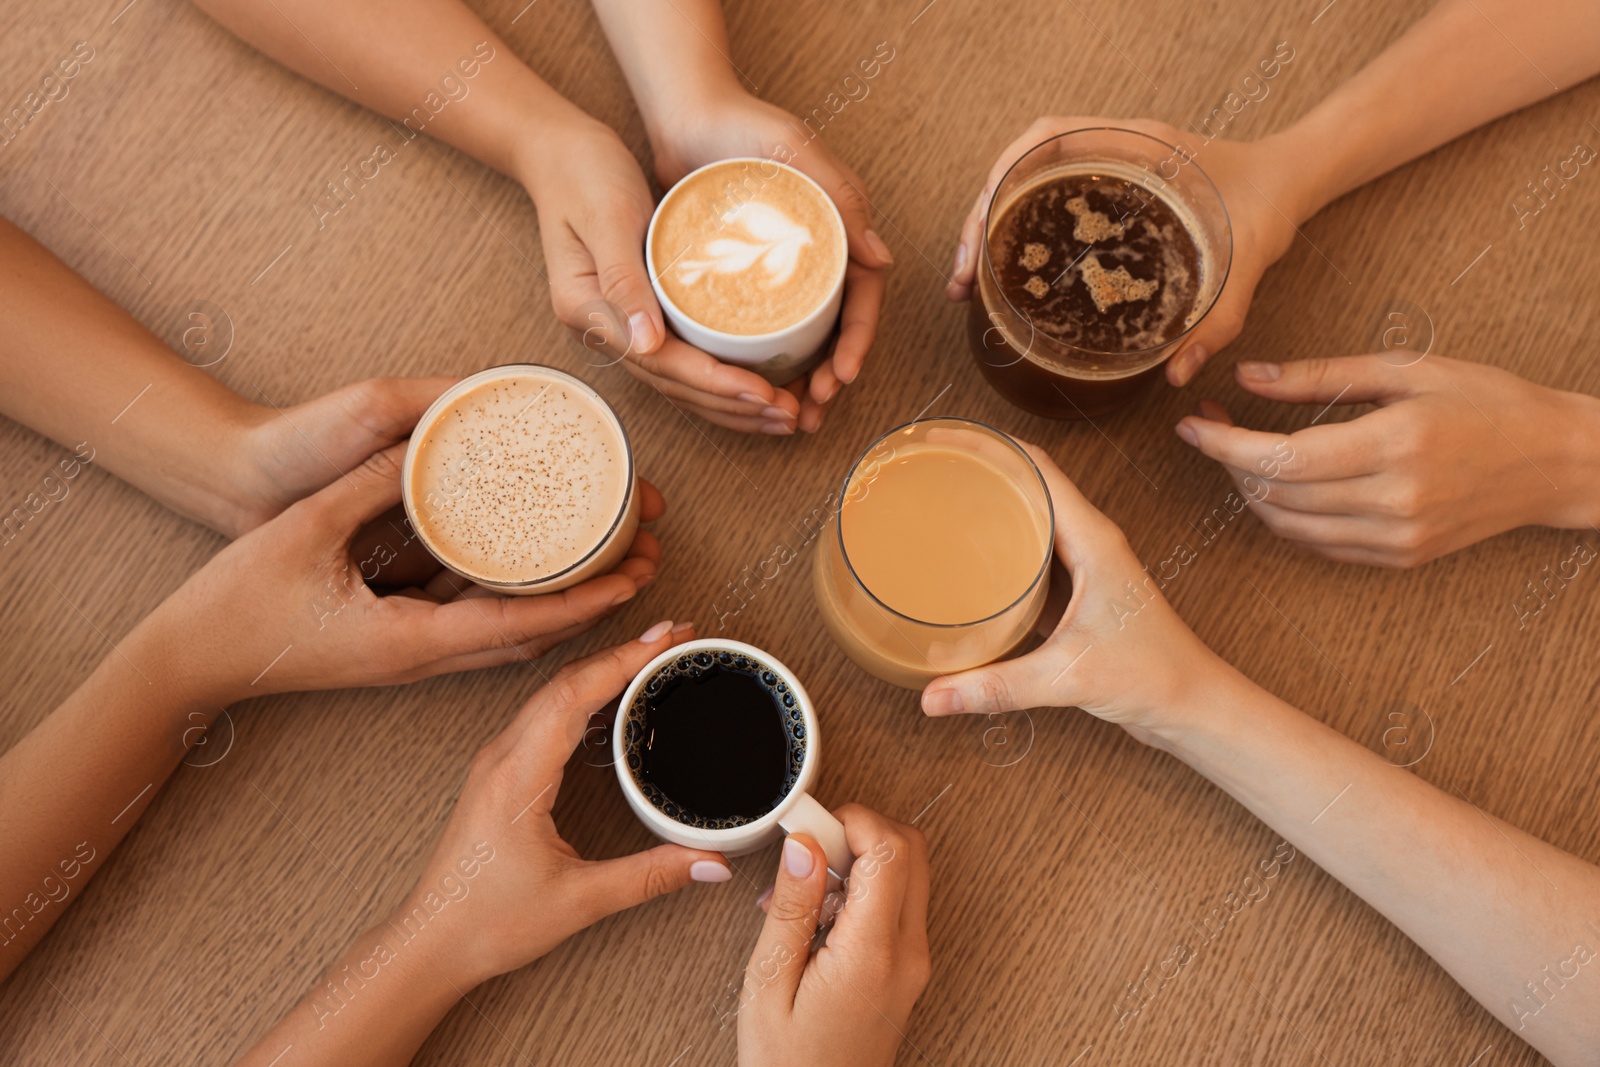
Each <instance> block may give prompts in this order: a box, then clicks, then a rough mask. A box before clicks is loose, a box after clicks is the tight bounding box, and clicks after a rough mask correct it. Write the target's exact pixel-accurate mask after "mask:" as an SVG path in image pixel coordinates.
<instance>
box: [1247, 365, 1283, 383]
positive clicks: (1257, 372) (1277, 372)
mask: <svg viewBox="0 0 1600 1067" xmlns="http://www.w3.org/2000/svg"><path fill="white" fill-rule="evenodd" d="M1236 369H1237V370H1238V372H1239V377H1241V378H1244V379H1246V380H1247V381H1252V382H1275V381H1277V380H1278V379H1279V378H1280V377H1281V376H1282V375H1283V368H1282V367H1281V366H1279V365H1278V364H1276V363H1257V362H1256V361H1255V360H1245V361H1244V362H1243V363H1240V364H1238V366H1237V367H1236Z"/></svg>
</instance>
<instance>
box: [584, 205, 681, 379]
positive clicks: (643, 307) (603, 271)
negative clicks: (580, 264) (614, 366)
mask: <svg viewBox="0 0 1600 1067" xmlns="http://www.w3.org/2000/svg"><path fill="white" fill-rule="evenodd" d="M627 232H628V228H627V227H608V228H607V229H606V231H605V233H604V235H603V236H602V235H597V236H596V237H595V238H594V239H593V240H592V241H591V243H590V245H589V253H590V255H592V256H593V257H594V269H595V277H596V279H597V280H598V281H599V283H600V295H601V296H602V297H603V298H604V299H605V300H606V301H607V302H608V303H610V304H611V305H612V306H613V307H615V308H616V309H617V310H618V311H620V312H621V313H622V317H623V318H624V319H625V320H626V321H627V323H628V336H627V340H626V341H625V342H624V343H623V344H622V345H620V346H618V347H619V350H621V351H625V352H626V353H627V354H628V355H630V356H643V355H648V354H649V353H651V352H654V351H655V350H656V349H658V348H660V347H661V342H662V341H664V340H665V339H666V329H665V327H664V326H662V319H661V306H660V305H659V304H658V303H656V294H655V291H654V290H652V289H651V288H650V272H649V271H648V270H647V269H646V267H645V263H644V240H643V238H642V235H641V236H640V237H639V239H636V240H628V239H626V238H627Z"/></svg>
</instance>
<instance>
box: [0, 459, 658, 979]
mask: <svg viewBox="0 0 1600 1067" xmlns="http://www.w3.org/2000/svg"><path fill="white" fill-rule="evenodd" d="M403 451H404V449H403V446H394V447H391V448H389V449H388V450H386V451H384V452H380V453H377V454H376V455H375V456H373V457H372V458H370V459H368V460H367V461H366V462H365V463H363V464H362V465H360V466H359V467H356V468H355V469H353V470H352V471H350V473H349V474H347V475H345V476H344V477H342V478H340V479H339V480H338V481H336V482H334V483H333V484H332V485H330V486H328V487H327V488H325V489H323V490H321V491H319V492H317V493H314V494H312V495H311V496H309V497H307V498H305V499H304V500H301V501H299V502H298V503H296V504H294V505H292V506H291V507H290V508H289V509H288V510H286V511H285V512H284V513H283V514H281V515H279V516H277V517H276V518H274V519H272V520H270V521H268V522H266V523H264V524H262V525H261V526H260V527H258V528H257V529H255V530H253V531H251V532H250V533H248V534H246V535H244V536H243V537H241V538H240V539H239V540H237V541H235V542H233V543H232V544H230V545H228V546H227V547H226V548H224V549H223V550H222V551H221V552H219V553H218V554H217V555H216V556H215V557H213V558H212V559H211V560H210V562H208V563H207V564H206V565H205V566H204V567H202V568H201V569H200V570H199V571H198V572H196V574H195V575H194V576H193V577H191V578H190V579H189V580H188V581H187V582H185V583H184V584H183V585H182V586H181V587H180V588H179V589H178V590H177V591H176V592H174V593H173V594H172V595H171V596H169V597H168V598H167V599H166V600H165V601H164V602H163V603H162V604H161V606H160V607H158V608H157V609H156V610H155V611H153V612H152V613H151V614H150V615H149V616H147V617H146V618H145V619H144V621H143V622H141V623H140V624H139V625H138V626H137V627H135V628H134V630H133V632H132V633H130V634H129V635H128V636H127V637H125V638H123V639H122V640H121V641H120V642H119V643H118V644H117V645H116V647H115V648H114V650H113V651H112V652H111V653H110V654H108V655H107V656H106V657H105V659H104V661H103V662H102V663H101V664H100V666H99V667H98V668H97V669H96V670H95V671H94V673H93V674H92V675H91V676H90V677H89V679H88V680H87V681H85V682H84V684H83V685H82V686H80V687H79V688H78V690H77V691H76V692H74V693H73V694H72V695H71V696H70V697H68V698H67V699H66V701H64V702H63V703H62V704H61V706H60V707H58V708H57V709H56V710H55V711H54V712H52V713H51V714H50V715H48V716H46V717H45V718H44V719H43V721H41V722H40V724H39V725H38V726H36V727H35V728H34V729H33V730H32V731H31V732H29V733H28V734H27V735H26V736H25V737H23V738H22V740H21V741H19V742H18V743H17V744H16V745H15V746H13V747H12V748H11V749H10V751H8V752H6V753H5V754H4V755H3V756H0V979H3V978H4V977H5V976H6V975H7V974H9V973H10V972H11V971H13V970H14V969H15V968H16V966H17V964H18V963H20V962H21V960H22V959H23V957H24V956H26V955H27V953H28V951H29V949H31V948H32V947H33V945H35V944H37V943H38V941H39V940H40V938H42V937H43V936H44V935H45V933H46V932H47V931H48V930H49V929H50V927H51V926H52V925H53V924H54V923H55V922H56V920H57V919H59V918H60V917H61V915H62V914H63V913H64V912H65V910H66V908H67V907H68V906H70V905H71V903H72V902H73V901H75V900H76V899H77V896H78V894H79V892H80V891H81V890H82V888H83V886H84V884H85V883H86V882H87V881H88V879H89V877H90V876H91V875H92V874H93V873H94V871H95V870H97V869H98V868H99V866H100V865H101V863H102V862H103V861H104V859H105V857H106V856H108V855H109V854H110V853H111V851H112V850H113V849H114V848H115V847H116V845H117V843H118V842H119V841H121V840H122V837H123V835H125V834H126V833H127V832H128V829H129V828H130V827H131V826H132V825H133V824H134V823H135V822H137V821H138V819H139V816H140V814H141V813H142V812H143V811H144V809H145V808H146V807H148V806H149V804H150V803H151V801H152V800H153V799H154V798H155V796H156V795H157V793H159V792H160V789H161V786H162V784H163V783H164V782H165V781H166V780H167V778H168V777H170V776H171V774H172V772H173V771H174V770H175V769H176V767H177V766H178V763H179V761H180V760H181V759H182V758H183V756H184V754H185V753H186V752H187V751H188V750H189V749H190V748H192V747H193V746H194V745H195V744H196V743H197V742H198V741H199V740H200V738H201V737H202V735H203V733H204V731H205V729H206V727H208V726H209V725H210V724H211V722H212V721H213V719H214V718H215V717H216V716H217V715H218V714H219V713H220V711H221V709H222V708H224V707H226V706H228V705H230V704H234V703H237V702H240V701H243V700H247V699H248V698H250V697H253V696H261V695H266V694H270V693H278V692H298V691H304V690H312V689H337V688H346V687H353V686H369V685H396V684H400V683H403V682H409V681H414V680H416V679H419V678H425V677H430V676H432V675H435V674H441V673H445V672H450V671H461V670H473V669H476V668H479V667H492V666H499V665H502V664H506V663H513V662H521V663H526V662H531V661H533V660H535V659H537V658H538V657H539V656H541V655H543V654H544V653H545V652H546V651H548V650H549V649H550V648H552V647H554V646H555V645H556V644H558V643H559V642H560V641H562V640H565V639H566V638H568V637H572V636H574V635H576V634H579V633H582V632H583V631H585V630H587V629H588V628H589V627H591V626H593V625H594V624H595V623H597V622H599V621H600V620H601V619H603V618H604V617H605V616H607V615H608V614H610V613H612V612H614V611H615V610H617V609H618V608H619V607H620V606H621V605H623V604H625V603H626V602H628V601H629V600H631V599H632V598H633V597H634V596H635V594H636V593H637V592H638V591H639V589H640V588H642V587H643V586H644V585H646V584H648V583H649V581H650V580H651V579H652V578H653V577H654V576H655V573H656V568H657V565H658V563H659V560H660V546H659V545H658V544H657V542H656V540H655V538H654V536H653V535H651V534H649V533H646V532H642V531H641V532H640V533H639V534H638V536H637V537H636V538H635V540H634V543H633V546H632V550H631V552H630V555H629V558H628V559H627V560H625V561H624V562H623V563H622V564H621V565H619V566H618V567H617V569H616V570H614V571H612V572H611V573H610V574H606V575H603V576H601V577H598V578H593V579H590V580H589V581H587V582H583V583H581V584H579V585H576V586H573V587H572V588H570V589H566V590H563V591H562V592H559V593H552V594H548V595H543V596H527V597H499V596H487V595H480V594H481V593H482V591H481V590H476V589H475V588H474V587H466V588H464V589H462V590H461V591H458V586H462V587H465V586H466V583H464V582H458V581H457V580H453V579H452V578H451V576H449V575H447V574H446V575H439V576H437V577H435V578H434V579H433V581H431V582H430V583H429V585H428V587H427V588H426V589H417V588H412V589H409V590H407V591H406V595H396V596H388V597H383V596H378V595H377V594H375V593H374V592H373V591H372V590H371V589H370V588H368V586H367V585H366V584H365V582H364V581H363V576H364V575H365V574H367V573H370V571H371V569H372V565H373V563H374V562H375V560H377V559H380V558H383V557H384V555H385V554H387V553H388V552H389V551H391V550H392V551H400V550H401V549H403V547H404V546H403V545H401V544H400V541H399V539H400V538H401V537H402V536H405V534H404V532H403V531H401V530H398V529H393V528H391V529H390V531H389V532H388V533H387V534H385V535H383V536H385V537H386V538H387V540H385V541H381V542H379V543H378V545H377V547H376V548H375V549H364V550H362V554H361V555H360V556H359V557H353V556H352V551H351V541H352V539H354V538H355V537H356V536H357V533H358V531H362V530H363V529H365V528H367V524H368V523H370V522H371V521H372V520H373V519H374V518H375V517H376V516H378V515H380V514H382V513H383V512H385V511H386V510H387V509H389V508H391V507H392V506H393V505H394V504H395V502H396V501H397V500H398V499H399V496H400V482H399V465H400V458H401V455H402V453H403ZM640 493H641V494H642V495H641V505H642V516H643V517H644V518H645V519H646V520H649V519H653V518H655V517H656V516H657V515H659V514H660V513H661V510H662V508H663V502H662V500H661V497H660V495H659V494H658V493H657V492H656V491H655V489H654V488H653V487H652V486H650V485H649V483H646V482H641V483H640ZM241 605H244V606H247V610H246V609H245V608H242V607H241ZM659 650H660V648H656V651H659Z"/></svg>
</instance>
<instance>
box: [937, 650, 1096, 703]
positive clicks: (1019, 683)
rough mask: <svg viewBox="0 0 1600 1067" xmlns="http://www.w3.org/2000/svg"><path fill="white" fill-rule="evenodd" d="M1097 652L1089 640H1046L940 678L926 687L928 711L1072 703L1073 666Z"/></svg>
mask: <svg viewBox="0 0 1600 1067" xmlns="http://www.w3.org/2000/svg"><path fill="white" fill-rule="evenodd" d="M1080 640H1081V639H1080ZM1093 654H1094V653H1093V649H1092V647H1091V646H1090V644H1089V642H1087V641H1081V645H1075V646H1067V647H1065V648H1063V647H1061V646H1059V645H1057V644H1056V643H1055V642H1046V643H1045V644H1044V645H1042V646H1041V647H1039V648H1038V649H1036V650H1034V651H1033V652H1030V653H1028V654H1027V655H1026V656H1019V657H1017V658H1016V659H1010V660H1002V661H1001V662H999V663H991V664H989V665H988V666H986V667H978V668H975V669H973V670H970V671H963V672H962V673H960V674H952V675H946V676H945V677H943V678H935V679H934V680H933V681H931V682H929V683H928V686H927V688H926V689H924V690H923V691H922V711H923V714H925V715H932V716H943V715H960V714H963V713H964V714H969V715H973V714H984V715H988V714H997V713H999V712H1005V711H1020V710H1022V709H1023V708H1044V707H1071V706H1072V704H1073V701H1072V699H1071V695H1070V694H1071V693H1072V692H1073V690H1072V688H1071V685H1072V678H1071V674H1072V668H1073V667H1075V666H1077V664H1078V662H1079V661H1080V660H1081V659H1083V658H1085V657H1087V656H1091V655H1093Z"/></svg>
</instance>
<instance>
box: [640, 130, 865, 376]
mask: <svg viewBox="0 0 1600 1067" xmlns="http://www.w3.org/2000/svg"><path fill="white" fill-rule="evenodd" d="M645 244H646V251H647V256H648V260H649V264H650V281H651V285H652V287H653V288H654V289H655V292H656V296H657V297H658V298H659V299H660V301H661V307H662V310H663V312H665V314H666V317H667V320H668V322H669V323H671V325H672V328H673V329H674V330H675V331H676V332H677V333H678V335H679V336H681V337H682V338H683V339H684V340H685V341H687V342H689V343H690V344H692V345H694V346H696V347H697V348H701V349H704V350H705V351H707V352H710V353H711V354H712V355H714V356H716V357H718V358H719V359H723V360H725V361H727V362H730V363H737V364H740V365H743V366H747V367H750V368H751V369H753V370H755V371H756V372H757V373H759V374H761V375H763V376H765V377H766V378H768V379H770V380H771V381H774V382H778V383H782V382H785V381H788V380H790V379H792V378H794V377H796V376H798V375H799V374H801V373H803V372H804V371H805V370H806V369H807V367H808V366H809V364H810V362H811V361H812V357H814V356H816V355H818V354H819V350H820V349H821V348H822V346H823V344H824V343H825V342H826V341H827V337H828V334H829V333H830V332H831V331H832V329H833V325H834V323H835V322H836V321H837V319H838V316H839V307H840V304H841V302H842V300H843V295H844V272H845V265H846V262H847V259H848V255H849V250H848V247H847V241H846V238H845V232H844V222H843V220H842V219H841V218H840V217H839V210H838V208H836V207H835V206H834V204H833V201H832V200H830V199H829V198H828V194H827V193H825V192H824V191H823V189H822V187H821V186H819V185H818V184H817V183H816V182H814V181H812V180H811V179H810V178H808V177H807V176H806V175H804V174H802V173H800V172H799V171H798V170H795V169H794V168H793V167H789V166H786V165H784V164H782V163H777V162H775V161H773V160H769V159H730V160H723V161H722V162H719V163H713V164H711V165H709V166H706V167H702V168H700V169H699V170H697V171H695V172H694V173H692V174H690V175H689V176H688V177H686V178H684V179H683V180H682V181H681V182H679V183H678V184H677V185H675V186H673V187H672V188H671V189H670V190H669V191H668V192H667V195H666V196H665V197H663V198H662V201H661V204H660V206H659V207H657V208H656V213H655V218H654V219H652V220H651V223H650V232H649V234H648V235H647V236H646V238H645Z"/></svg>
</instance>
